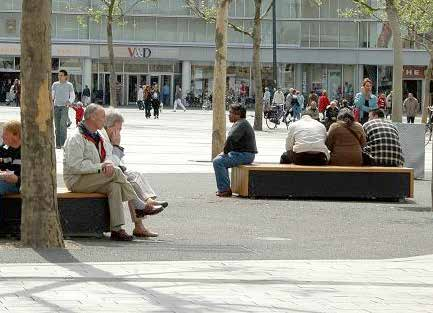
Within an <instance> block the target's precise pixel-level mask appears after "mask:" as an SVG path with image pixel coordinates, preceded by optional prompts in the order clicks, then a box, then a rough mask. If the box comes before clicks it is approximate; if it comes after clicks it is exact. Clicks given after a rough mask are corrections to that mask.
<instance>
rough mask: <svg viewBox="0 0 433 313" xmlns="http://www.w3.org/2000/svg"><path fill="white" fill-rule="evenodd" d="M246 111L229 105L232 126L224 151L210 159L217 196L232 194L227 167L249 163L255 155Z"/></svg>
mask: <svg viewBox="0 0 433 313" xmlns="http://www.w3.org/2000/svg"><path fill="white" fill-rule="evenodd" d="M246 113H247V111H246V109H245V107H243V106H241V105H239V104H232V105H231V106H230V111H229V120H230V122H231V123H233V126H232V127H231V128H230V131H229V133H228V136H227V139H226V142H225V144H224V151H223V152H221V153H220V154H219V155H218V156H216V157H215V158H214V159H213V161H212V163H213V168H214V171H215V178H216V183H217V188H218V192H217V193H216V195H217V196H218V197H231V196H232V191H231V189H230V178H229V171H228V169H229V168H231V167H235V166H239V165H243V164H251V163H253V161H254V158H255V156H256V153H257V145H256V137H255V134H254V130H253V128H252V127H251V125H250V123H248V121H247V120H246Z"/></svg>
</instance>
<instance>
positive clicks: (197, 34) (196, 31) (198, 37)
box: [189, 18, 206, 42]
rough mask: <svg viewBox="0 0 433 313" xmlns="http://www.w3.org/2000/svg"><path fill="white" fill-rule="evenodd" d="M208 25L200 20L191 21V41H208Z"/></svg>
mask: <svg viewBox="0 0 433 313" xmlns="http://www.w3.org/2000/svg"><path fill="white" fill-rule="evenodd" d="M205 29H206V23H205V22H204V21H202V20H201V19H198V18H193V19H190V20H189V41H192V42H205V41H206V32H205V31H204V30H205Z"/></svg>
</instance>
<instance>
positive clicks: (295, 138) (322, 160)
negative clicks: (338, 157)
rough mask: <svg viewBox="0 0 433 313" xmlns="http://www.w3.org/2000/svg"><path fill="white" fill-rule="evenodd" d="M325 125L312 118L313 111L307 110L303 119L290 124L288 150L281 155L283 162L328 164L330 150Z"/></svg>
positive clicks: (281, 161)
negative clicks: (327, 144) (326, 142)
mask: <svg viewBox="0 0 433 313" xmlns="http://www.w3.org/2000/svg"><path fill="white" fill-rule="evenodd" d="M325 141H326V128H325V126H324V125H323V124H322V123H320V122H318V121H316V120H314V119H313V118H312V112H311V111H309V110H307V111H305V112H304V113H303V115H302V117H301V119H300V120H299V121H297V122H294V123H292V124H290V126H289V129H288V133H287V140H286V152H284V153H283V154H282V155H281V159H280V163H281V164H291V163H294V164H298V165H326V164H327V163H328V160H329V150H328V148H327V147H326V144H325Z"/></svg>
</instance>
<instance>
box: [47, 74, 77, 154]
mask: <svg viewBox="0 0 433 313" xmlns="http://www.w3.org/2000/svg"><path fill="white" fill-rule="evenodd" d="M58 77H59V80H58V81H57V82H55V83H54V84H53V86H52V88H51V93H52V98H53V106H54V124H55V127H56V149H60V148H61V147H62V146H63V145H64V144H65V141H66V135H67V123H68V118H69V117H68V110H69V106H70V105H71V104H72V103H73V102H74V100H75V91H74V86H73V85H72V83H71V82H69V81H68V72H67V71H66V70H60V71H59V75H58Z"/></svg>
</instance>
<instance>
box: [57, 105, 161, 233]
mask: <svg viewBox="0 0 433 313" xmlns="http://www.w3.org/2000/svg"><path fill="white" fill-rule="evenodd" d="M104 124H105V111H104V108H103V107H102V106H100V105H97V104H90V105H89V106H87V108H86V111H85V113H84V121H82V122H81V123H80V124H79V125H78V127H77V130H76V132H75V133H74V134H73V135H72V136H71V137H69V138H68V139H67V140H66V142H65V146H64V154H63V178H64V181H65V185H66V187H67V188H68V189H69V190H71V191H73V192H100V193H104V194H106V195H107V197H108V203H109V208H110V225H111V239H112V240H117V241H131V240H132V239H133V237H132V236H130V235H128V234H127V233H126V232H125V230H124V229H123V228H122V227H123V225H124V224H125V218H124V216H123V202H125V201H128V202H129V203H130V204H131V205H132V207H133V209H134V211H135V214H137V216H144V215H154V214H158V213H160V212H161V211H162V210H163V207H162V206H154V205H151V204H146V203H144V202H143V201H142V200H141V199H140V198H139V197H138V196H137V194H136V193H135V191H134V188H133V187H132V185H131V184H130V183H129V182H128V180H127V178H126V176H125V175H124V174H123V172H122V170H121V169H120V168H119V167H118V166H115V163H114V161H113V157H112V154H111V150H110V149H109V143H108V142H106V140H104V138H103V136H102V135H101V133H100V130H101V129H102V128H103V127H104Z"/></svg>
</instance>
